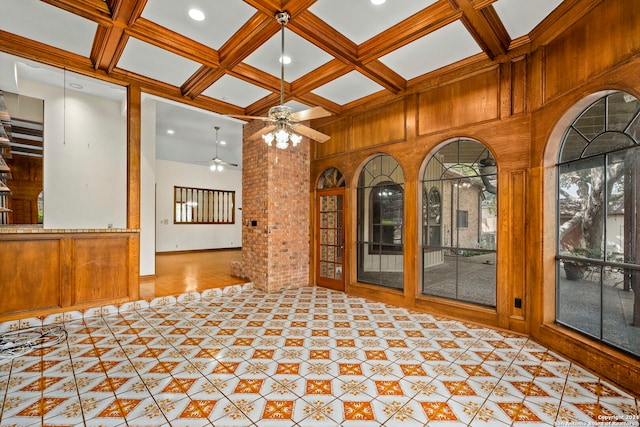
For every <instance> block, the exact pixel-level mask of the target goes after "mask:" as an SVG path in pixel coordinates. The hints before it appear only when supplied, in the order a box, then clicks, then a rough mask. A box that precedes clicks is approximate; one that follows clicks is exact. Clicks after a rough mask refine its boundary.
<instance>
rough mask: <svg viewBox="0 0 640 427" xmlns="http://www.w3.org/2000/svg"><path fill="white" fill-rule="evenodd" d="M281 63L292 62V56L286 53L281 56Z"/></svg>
mask: <svg viewBox="0 0 640 427" xmlns="http://www.w3.org/2000/svg"><path fill="white" fill-rule="evenodd" d="M279 61H280V63H282V64H284V65H287V64H291V57H289V56H287V55H285V56H281V57H280V59H279Z"/></svg>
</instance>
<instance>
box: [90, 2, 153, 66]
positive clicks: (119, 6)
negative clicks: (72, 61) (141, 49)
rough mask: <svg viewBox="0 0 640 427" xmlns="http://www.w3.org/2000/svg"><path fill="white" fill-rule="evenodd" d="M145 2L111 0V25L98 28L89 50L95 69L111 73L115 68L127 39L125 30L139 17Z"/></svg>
mask: <svg viewBox="0 0 640 427" xmlns="http://www.w3.org/2000/svg"><path fill="white" fill-rule="evenodd" d="M146 4H147V0H111V1H110V8H111V11H112V20H113V25H111V26H102V25H101V26H100V27H98V30H97V31H96V36H95V38H94V40H93V47H92V49H91V56H90V58H91V62H93V64H94V67H95V68H96V69H102V70H105V71H107V73H109V72H111V70H112V69H113V68H114V67H115V66H116V64H117V63H118V60H119V59H120V56H121V55H122V52H123V51H124V48H125V46H126V44H127V40H128V39H129V36H128V34H127V33H126V32H125V29H126V28H127V27H129V26H131V25H132V24H133V23H134V22H135V20H136V19H137V18H138V17H140V15H141V14H142V11H143V10H144V7H145V6H146Z"/></svg>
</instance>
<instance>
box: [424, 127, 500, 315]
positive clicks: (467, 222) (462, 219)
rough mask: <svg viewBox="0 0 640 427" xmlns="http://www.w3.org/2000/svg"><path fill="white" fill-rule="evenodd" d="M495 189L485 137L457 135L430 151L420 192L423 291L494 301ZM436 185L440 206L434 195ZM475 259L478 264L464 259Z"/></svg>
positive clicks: (479, 301) (483, 302)
mask: <svg viewBox="0 0 640 427" xmlns="http://www.w3.org/2000/svg"><path fill="white" fill-rule="evenodd" d="M497 189H498V184H497V166H496V162H495V160H494V158H493V155H492V153H491V152H490V151H489V149H488V148H487V147H486V146H485V145H484V144H482V143H481V142H478V141H475V140H471V139H466V138H459V139H456V140H452V141H449V142H448V143H446V144H443V145H442V146H440V148H439V149H438V150H437V151H436V152H434V153H433V154H431V155H430V156H429V157H428V160H427V161H426V164H425V167H424V170H423V176H422V192H421V193H422V208H421V211H422V243H421V245H422V271H423V274H422V286H421V293H422V294H423V295H429V296H435V297H441V298H446V299H452V300H457V301H463V302H470V303H475V304H479V305H484V306H489V307H495V306H496V300H497V296H496V294H497V283H496V260H497V249H496V248H497V236H496V234H497V223H498V217H497V193H498V190H497ZM435 191H437V192H438V193H440V203H439V206H437V208H436V206H435V205H437V203H434V202H433V201H432V197H430V196H431V195H433V194H434V193H435ZM474 194H475V196H474ZM489 196H490V197H489ZM461 200H463V202H461ZM436 209H437V210H438V211H439V215H440V217H439V218H438V214H437V213H435V210H436ZM486 212H488V213H486ZM491 212H492V213H491ZM489 213H490V214H491V215H490V217H487V218H485V216H486V215H489ZM437 233H439V234H437ZM472 259H473V260H479V262H477V263H476V266H472V265H471V266H470V263H469V262H466V261H470V260H472ZM470 268H476V269H478V270H482V271H481V272H480V271H478V272H477V274H476V272H474V271H473V270H469V269H470ZM480 285H482V286H480ZM481 288H482V289H481Z"/></svg>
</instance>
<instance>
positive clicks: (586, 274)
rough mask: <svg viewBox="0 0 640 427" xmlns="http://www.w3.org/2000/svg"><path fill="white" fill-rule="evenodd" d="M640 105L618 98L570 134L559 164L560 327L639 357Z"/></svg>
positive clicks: (607, 99)
mask: <svg viewBox="0 0 640 427" xmlns="http://www.w3.org/2000/svg"><path fill="white" fill-rule="evenodd" d="M639 137H640V102H639V101H638V100H637V99H636V98H635V97H633V96H631V95H629V94H627V93H623V92H615V93H610V94H608V95H605V96H603V97H602V98H600V99H598V100H597V101H595V102H594V103H592V104H591V105H589V106H588V107H587V108H586V109H585V110H584V111H583V112H582V113H581V114H580V115H579V116H578V118H577V119H576V120H575V121H574V122H573V123H572V124H571V126H569V128H568V129H567V130H566V132H565V135H564V138H563V141H562V145H561V148H560V153H559V158H558V174H557V175H558V184H557V185H558V190H557V191H558V193H557V194H558V206H557V218H558V222H557V223H558V239H557V241H558V252H557V279H556V321H557V322H558V323H560V324H563V325H565V326H568V327H570V328H572V329H575V330H577V331H580V332H582V333H584V334H587V335H590V336H591V337H593V338H595V339H597V340H600V341H602V342H605V343H608V344H610V345H613V346H615V347H618V348H622V349H624V350H626V351H629V352H631V353H634V354H635V355H640V285H639V284H638V275H639V274H638V271H639V270H640V266H639V264H640V230H639V229H638V224H640V209H638V205H639V203H640V171H639V169H640V145H639Z"/></svg>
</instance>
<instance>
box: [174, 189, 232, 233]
mask: <svg viewBox="0 0 640 427" xmlns="http://www.w3.org/2000/svg"><path fill="white" fill-rule="evenodd" d="M173 188H174V211H173V223H174V224H234V223H235V220H236V218H235V210H234V206H235V198H236V192H235V191H226V190H210V189H206V188H192V187H178V186H175V187H173Z"/></svg>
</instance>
